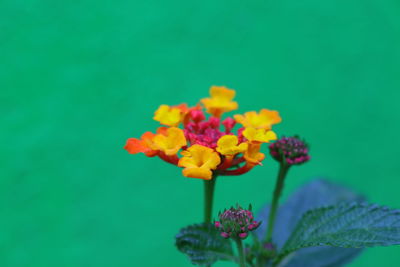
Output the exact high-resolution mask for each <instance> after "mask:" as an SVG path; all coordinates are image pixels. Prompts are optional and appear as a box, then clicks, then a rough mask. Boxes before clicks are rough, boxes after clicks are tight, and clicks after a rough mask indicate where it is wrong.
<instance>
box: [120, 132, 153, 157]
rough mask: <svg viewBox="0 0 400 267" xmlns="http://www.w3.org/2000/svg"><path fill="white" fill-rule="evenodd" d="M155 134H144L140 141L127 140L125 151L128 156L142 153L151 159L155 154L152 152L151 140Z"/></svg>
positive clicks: (134, 139)
mask: <svg viewBox="0 0 400 267" xmlns="http://www.w3.org/2000/svg"><path fill="white" fill-rule="evenodd" d="M154 137H155V134H153V133H151V132H146V133H144V134H143V135H142V138H141V139H136V138H129V139H128V140H127V142H126V145H125V147H124V148H125V149H126V150H127V151H128V152H129V153H130V154H137V153H144V154H146V156H148V157H153V156H155V155H156V154H157V150H153V149H152V147H154V145H153V138H154Z"/></svg>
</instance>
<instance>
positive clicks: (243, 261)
mask: <svg viewBox="0 0 400 267" xmlns="http://www.w3.org/2000/svg"><path fill="white" fill-rule="evenodd" d="M234 240H235V242H236V246H237V249H238V253H239V266H240V267H246V258H245V256H244V250H243V243H242V239H240V238H234Z"/></svg>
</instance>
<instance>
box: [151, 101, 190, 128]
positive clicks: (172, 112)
mask: <svg viewBox="0 0 400 267" xmlns="http://www.w3.org/2000/svg"><path fill="white" fill-rule="evenodd" d="M153 119H154V120H156V121H158V122H160V123H161V124H163V125H167V126H178V125H179V123H181V122H182V120H183V113H182V110H181V109H179V108H176V107H170V106H168V105H161V106H160V107H159V108H158V109H157V110H156V112H155V113H154V117H153Z"/></svg>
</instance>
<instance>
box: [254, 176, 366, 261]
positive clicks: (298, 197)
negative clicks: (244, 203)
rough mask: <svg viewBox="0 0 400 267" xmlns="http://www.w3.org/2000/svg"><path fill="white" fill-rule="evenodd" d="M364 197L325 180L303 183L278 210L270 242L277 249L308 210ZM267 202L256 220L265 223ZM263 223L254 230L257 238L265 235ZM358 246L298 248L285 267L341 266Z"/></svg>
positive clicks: (264, 224)
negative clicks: (271, 241)
mask: <svg viewBox="0 0 400 267" xmlns="http://www.w3.org/2000/svg"><path fill="white" fill-rule="evenodd" d="M363 201H365V199H364V198H363V197H362V196H361V195H359V194H356V193H354V192H353V191H351V190H350V189H348V188H346V187H343V186H341V185H337V184H335V183H332V182H330V181H327V180H325V179H315V180H312V181H310V182H309V183H307V184H305V185H304V186H302V187H301V188H299V189H298V190H296V192H295V193H294V194H292V195H291V196H290V197H289V199H288V200H287V201H286V202H285V203H284V204H283V205H282V206H281V207H279V209H278V213H277V218H276V225H275V229H274V233H273V241H274V243H275V245H276V246H277V248H278V251H279V250H280V249H281V248H282V247H283V245H284V244H285V242H286V241H287V239H288V238H289V236H290V234H291V233H292V232H293V231H294V229H295V227H296V225H297V223H298V222H299V220H300V219H301V218H302V216H303V215H304V213H306V212H307V211H308V210H311V209H315V208H321V207H326V206H331V205H337V204H339V203H342V202H363ZM268 215H269V205H266V206H265V207H264V208H263V209H262V210H261V212H260V213H259V214H258V216H257V217H258V220H260V221H264V222H267V221H268ZM266 226H267V224H266V223H263V224H261V226H260V227H259V228H258V229H257V230H256V234H257V235H258V237H259V238H260V239H263V238H264V237H265V232H266ZM361 251H362V249H358V248H339V247H332V246H319V247H308V248H302V249H299V250H297V251H296V252H295V253H292V254H291V255H290V257H288V258H286V259H285V263H284V264H283V262H282V264H281V265H279V266H285V267H304V266H307V267H332V266H335V267H340V266H344V265H346V264H348V263H349V262H350V261H352V260H353V259H354V258H355V257H357V256H358V255H359V254H360V253H361Z"/></svg>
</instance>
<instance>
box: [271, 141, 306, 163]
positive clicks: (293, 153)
mask: <svg viewBox="0 0 400 267" xmlns="http://www.w3.org/2000/svg"><path fill="white" fill-rule="evenodd" d="M269 151H270V154H271V156H272V157H273V158H274V159H275V160H277V161H279V162H285V163H286V164H288V165H299V164H302V163H305V162H307V161H309V160H310V158H311V157H310V155H309V154H308V145H307V143H306V142H304V141H302V140H300V139H299V137H298V136H294V137H282V138H281V139H279V140H278V141H276V142H275V143H273V144H271V145H270V146H269Z"/></svg>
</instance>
